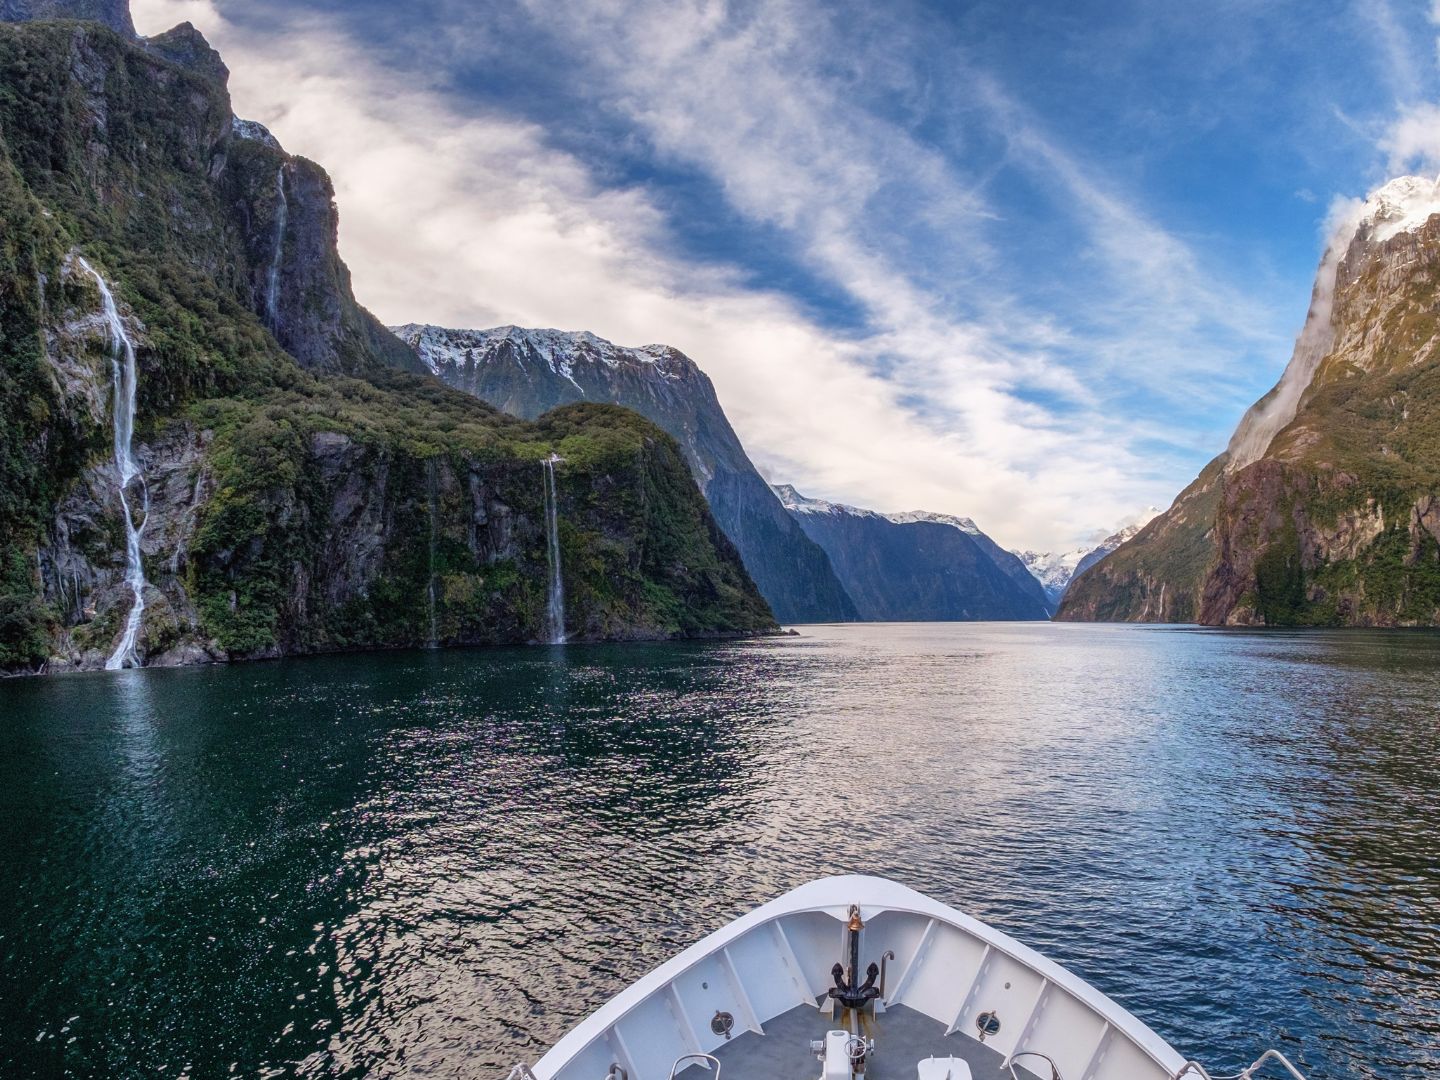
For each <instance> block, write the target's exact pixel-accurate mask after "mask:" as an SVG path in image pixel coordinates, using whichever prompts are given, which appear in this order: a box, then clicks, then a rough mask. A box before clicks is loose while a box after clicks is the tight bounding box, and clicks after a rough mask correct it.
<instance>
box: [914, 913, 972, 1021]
mask: <svg viewBox="0 0 1440 1080" xmlns="http://www.w3.org/2000/svg"><path fill="white" fill-rule="evenodd" d="M984 955H985V943H984V942H983V941H981V940H980V939H979V938H977V937H973V936H971V935H970V934H967V933H965V932H964V931H963V930H959V929H957V928H956V927H953V926H949V925H947V924H945V923H937V924H936V926H935V929H934V931H932V932H931V934H930V936H929V938H928V940H927V941H926V943H925V948H924V951H923V952H921V954H920V955H919V956H917V957H916V958H915V963H914V965H913V966H912V967H911V969H910V972H909V975H908V978H907V979H906V981H905V988H904V990H903V991H902V992H901V995H900V997H899V998H898V999H897V1004H901V1005H907V1006H909V1007H910V1008H912V1009H914V1010H915V1011H916V1012H922V1013H924V1014H925V1015H926V1016H928V1017H930V1018H931V1019H933V1020H938V1021H940V1023H942V1024H949V1023H950V1021H952V1020H954V1019H955V1014H956V1013H957V1012H958V1011H959V1009H960V1006H961V1005H962V1004H963V1003H964V998H965V993H966V991H967V990H969V989H970V984H971V983H972V982H973V981H974V979H975V973H976V971H977V970H979V967H980V960H981V957H983V956H984Z"/></svg>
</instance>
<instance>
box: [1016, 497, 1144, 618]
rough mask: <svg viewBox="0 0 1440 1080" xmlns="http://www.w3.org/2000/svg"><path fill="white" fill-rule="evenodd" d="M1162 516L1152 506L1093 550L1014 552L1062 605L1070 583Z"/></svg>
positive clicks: (1054, 600)
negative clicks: (1061, 601)
mask: <svg viewBox="0 0 1440 1080" xmlns="http://www.w3.org/2000/svg"><path fill="white" fill-rule="evenodd" d="M1159 514H1160V509H1159V507H1155V506H1149V507H1146V508H1145V510H1144V511H1143V512H1141V513H1139V514H1137V515H1135V516H1134V517H1132V518H1130V519H1129V521H1128V523H1127V524H1125V525H1123V526H1121V527H1120V528H1118V529H1116V530H1115V531H1114V532H1112V533H1110V534H1109V535H1108V536H1106V537H1105V538H1104V539H1103V540H1100V541H1099V542H1098V543H1096V544H1094V545H1093V546H1088V547H1082V548H1076V549H1075V550H1074V551H1063V552H1053V551H1016V552H1013V553H1012V554H1014V555H1015V556H1016V557H1017V558H1019V560H1020V561H1021V562H1022V563H1024V564H1025V568H1026V569H1027V570H1029V571H1030V573H1031V574H1033V575H1034V577H1035V580H1036V581H1038V582H1040V584H1041V585H1042V586H1044V588H1045V595H1046V596H1048V597H1050V599H1051V601H1052V602H1053V603H1056V604H1058V603H1059V602H1060V598H1061V597H1062V596H1064V595H1065V590H1066V589H1068V588H1069V587H1070V582H1072V581H1073V580H1075V578H1077V577H1079V576H1080V575H1081V574H1083V573H1084V572H1085V571H1086V570H1089V569H1090V567H1092V566H1094V565H1095V564H1096V563H1097V562H1099V561H1100V560H1101V559H1103V558H1105V556H1106V555H1109V554H1110V553H1111V552H1112V551H1114V550H1115V549H1116V548H1118V547H1119V546H1120V545H1121V544H1123V543H1125V541H1127V540H1130V539H1132V538H1134V537H1135V536H1138V535H1139V533H1140V530H1141V529H1143V528H1144V527H1145V526H1146V525H1148V524H1149V523H1150V521H1151V520H1152V519H1153V518H1155V517H1157V516H1158V515H1159Z"/></svg>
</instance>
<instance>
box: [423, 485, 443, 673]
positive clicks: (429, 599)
mask: <svg viewBox="0 0 1440 1080" xmlns="http://www.w3.org/2000/svg"><path fill="white" fill-rule="evenodd" d="M426 480H427V481H428V483H427V487H428V488H429V491H430V565H429V570H430V577H429V580H428V581H427V582H426V584H425V601H426V607H427V608H428V609H429V613H430V640H429V642H428V644H429V646H430V648H432V649H434V648H437V647H439V645H440V630H439V623H438V621H437V619H436V615H435V607H436V600H437V597H436V588H435V512H436V509H437V507H436V502H437V501H438V495H437V493H436V490H435V486H436V475H435V459H434V458H431V459H430V462H429V467H428V469H427V476H426Z"/></svg>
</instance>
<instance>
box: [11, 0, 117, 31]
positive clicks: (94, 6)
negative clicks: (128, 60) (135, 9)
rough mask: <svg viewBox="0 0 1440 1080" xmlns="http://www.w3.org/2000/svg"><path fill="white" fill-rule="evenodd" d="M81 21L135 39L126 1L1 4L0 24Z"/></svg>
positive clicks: (13, 0) (38, 0)
mask: <svg viewBox="0 0 1440 1080" xmlns="http://www.w3.org/2000/svg"><path fill="white" fill-rule="evenodd" d="M51 19H82V20H86V21H89V22H98V23H100V24H102V25H104V26H108V27H109V28H110V29H111V30H114V31H115V32H116V33H117V34H121V35H123V36H125V37H132V38H133V37H134V36H135V23H134V22H133V21H132V20H131V18H130V3H129V0H0V22H39V21H47V20H51Z"/></svg>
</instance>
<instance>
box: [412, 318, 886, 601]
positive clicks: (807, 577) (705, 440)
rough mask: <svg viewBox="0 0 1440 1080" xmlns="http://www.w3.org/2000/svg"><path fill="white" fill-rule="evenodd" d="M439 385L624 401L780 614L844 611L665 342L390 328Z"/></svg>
mask: <svg viewBox="0 0 1440 1080" xmlns="http://www.w3.org/2000/svg"><path fill="white" fill-rule="evenodd" d="M393 329H394V331H395V333H396V334H397V335H398V336H399V337H400V338H401V339H402V340H404V341H405V342H407V343H408V344H409V345H410V346H411V347H412V348H413V349H414V350H415V352H416V355H417V356H419V357H420V359H421V360H422V361H423V362H424V363H425V365H426V367H427V368H428V369H429V370H430V371H432V372H434V373H435V374H436V375H437V376H439V377H440V378H441V379H442V380H443V381H445V382H446V383H447V384H449V385H450V386H453V387H455V388H456V389H459V390H464V391H466V392H467V393H471V394H474V395H475V396H476V397H478V398H480V399H482V400H484V401H488V402H489V403H490V404H492V405H494V406H496V407H497V408H500V409H503V410H504V411H505V412H508V413H512V414H514V415H516V416H522V417H535V416H539V415H540V414H542V413H544V412H545V411H547V410H548V409H551V408H554V407H555V406H557V405H562V404H570V403H574V402H581V401H605V402H614V403H616V404H619V405H624V406H625V407H627V408H630V409H634V410H635V411H636V412H638V413H640V415H642V416H644V417H646V418H647V419H649V420H651V421H652V422H654V423H656V424H658V425H659V426H660V427H661V428H663V429H664V430H665V431H667V432H668V433H669V434H670V435H671V436H673V437H674V438H675V440H676V441H677V442H678V443H679V444H680V447H681V449H682V451H683V452H684V454H685V458H686V460H687V461H688V462H689V464H690V469H691V472H692V473H693V474H694V476H695V481H696V483H697V484H698V485H699V486H700V490H701V491H702V492H703V493H704V494H705V497H706V499H707V500H708V501H709V503H710V510H711V513H712V514H714V516H715V520H716V521H717V522H718V523H719V524H720V527H721V528H722V529H723V530H724V531H725V534H726V535H727V536H728V537H729V538H730V540H731V541H732V542H733V543H734V544H735V547H736V548H737V550H738V551H739V552H740V556H741V558H742V559H743V560H744V563H745V567H746V569H747V570H748V571H749V572H750V575H751V577H753V578H754V579H755V583H756V585H758V586H759V588H760V591H761V593H762V594H763V595H764V596H765V598H766V600H767V601H768V602H769V603H770V606H771V608H772V609H773V610H774V611H775V615H776V617H777V618H779V619H780V620H781V621H783V622H833V621H845V620H850V619H854V618H856V617H857V616H856V611H855V607H854V604H853V603H852V602H851V600H850V598H849V596H847V595H846V593H845V590H844V588H843V587H842V586H841V584H840V582H839V580H838V579H837V578H836V576H835V573H834V571H833V569H832V568H831V566H830V560H829V559H828V557H827V556H826V554H825V552H824V551H822V550H821V549H820V548H819V547H818V546H817V545H816V544H815V543H814V542H813V541H812V540H810V538H809V537H807V536H806V535H805V533H804V531H803V530H802V529H801V528H800V527H799V526H798V525H797V524H796V523H795V521H794V520H793V519H792V518H791V516H790V515H789V514H788V513H786V511H785V508H784V507H783V506H781V505H780V501H779V500H778V499H777V498H776V497H775V495H774V493H773V492H772V491H771V490H770V487H769V485H768V484H766V483H765V481H764V480H763V479H761V477H760V474H759V473H758V472H756V470H755V467H754V465H752V464H751V463H750V459H749V457H747V456H746V454H745V450H744V448H743V447H742V446H741V445H740V440H739V438H738V437H737V436H736V435H735V431H734V429H733V428H731V426H730V422H729V420H727V419H726V417H725V413H724V411H723V410H722V409H721V407H720V402H719V400H718V399H717V398H716V396H715V388H714V386H713V385H712V384H711V382H710V379H709V378H708V377H707V376H706V375H705V373H704V372H703V371H701V370H700V368H699V366H698V365H696V363H695V362H694V361H693V360H691V359H690V358H689V357H687V356H685V355H684V354H683V353H681V352H679V351H678V350H676V349H672V348H669V347H667V346H664V345H647V346H645V347H643V348H638V349H629V348H624V347H621V346H618V345H614V344H612V343H611V342H609V341H606V340H604V339H603V338H599V337H596V336H595V335H594V334H588V333H566V332H563V331H559V330H526V329H521V328H519V327H514V326H503V327H499V328H497V329H494V330H446V329H442V328H440V327H435V326H421V325H416V324H410V325H406V326H397V327H394V328H393Z"/></svg>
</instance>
